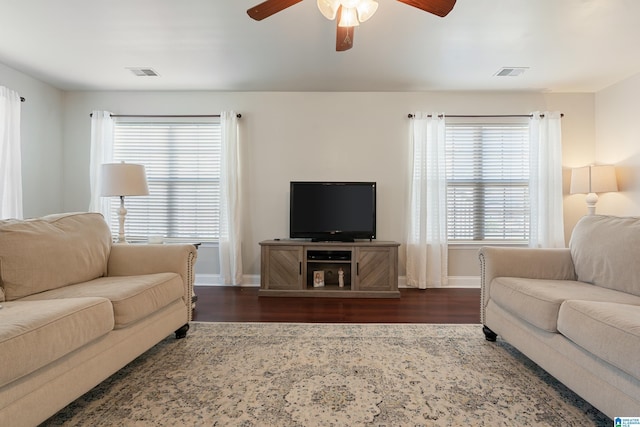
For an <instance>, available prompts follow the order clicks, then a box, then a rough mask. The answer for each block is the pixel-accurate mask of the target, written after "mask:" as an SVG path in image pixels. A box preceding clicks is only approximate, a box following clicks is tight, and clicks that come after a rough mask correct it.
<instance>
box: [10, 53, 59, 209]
mask: <svg viewBox="0 0 640 427" xmlns="http://www.w3.org/2000/svg"><path fill="white" fill-rule="evenodd" d="M0 85H2V86H6V87H8V88H9V89H12V90H15V91H16V92H18V93H19V94H20V96H22V97H24V98H25V99H26V102H23V103H22V110H21V113H20V119H21V120H20V133H21V147H22V153H21V154H22V198H23V211H24V216H25V218H29V217H37V216H42V215H46V214H50V213H56V212H60V211H62V209H63V201H62V193H63V191H62V166H63V157H62V154H63V152H62V98H63V93H62V92H61V91H59V90H58V89H56V88H54V87H52V86H50V85H48V84H46V83H43V82H41V81H39V80H36V79H34V78H32V77H29V76H28V75H26V74H24V73H21V72H19V71H16V70H14V69H12V68H10V67H7V66H5V65H2V64H0Z"/></svg>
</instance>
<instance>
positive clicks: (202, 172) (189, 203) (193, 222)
mask: <svg viewBox="0 0 640 427" xmlns="http://www.w3.org/2000/svg"><path fill="white" fill-rule="evenodd" d="M220 150H221V129H220V122H219V119H198V120H197V121H194V119H189V121H179V120H178V119H171V121H163V120H161V119H158V118H154V119H148V120H147V119H145V120H141V119H136V120H130V119H129V120H126V119H118V120H117V121H116V122H115V129H114V152H113V160H114V161H115V162H119V161H125V162H127V163H139V164H143V165H144V166H145V169H146V173H147V182H148V185H149V195H148V196H140V197H127V198H126V200H125V206H126V208H127V218H126V233H127V237H128V238H129V239H130V240H136V239H139V240H146V239H147V238H148V237H149V236H164V237H165V238H167V239H168V240H174V241H188V242H194V241H197V242H213V241H217V240H218V237H219V236H218V229H219V221H220V209H219V206H220V154H221V151H220ZM117 210H118V204H117V203H113V204H112V212H111V215H110V218H111V224H110V225H111V227H112V229H114V230H117V228H118V215H117Z"/></svg>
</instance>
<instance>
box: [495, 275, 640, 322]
mask: <svg viewBox="0 0 640 427" xmlns="http://www.w3.org/2000/svg"><path fill="white" fill-rule="evenodd" d="M489 292H490V294H491V299H492V300H494V301H495V303H496V304H498V305H499V306H500V307H502V308H504V309H505V310H507V311H508V312H510V313H511V314H513V315H515V316H517V317H519V318H521V319H523V320H526V321H527V322H529V323H530V324H532V325H534V326H536V327H538V328H540V329H544V330H545V331H549V332H557V331H558V329H557V323H558V312H559V311H560V306H561V305H562V303H563V302H565V301H566V300H570V299H582V300H591V301H607V302H617V303H630V304H638V305H640V297H636V296H634V295H629V294H626V293H624V292H619V291H614V290H611V289H607V288H601V287H598V286H594V285H591V284H588V283H582V282H577V281H572V280H544V279H526V278H519V277H497V278H495V279H493V281H492V282H491V288H490V291H489Z"/></svg>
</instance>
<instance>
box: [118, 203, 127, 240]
mask: <svg viewBox="0 0 640 427" xmlns="http://www.w3.org/2000/svg"><path fill="white" fill-rule="evenodd" d="M126 216H127V210H126V209H125V208H124V196H120V209H118V223H119V226H120V228H119V230H118V243H127V240H126V239H125V237H124V220H125V217H126Z"/></svg>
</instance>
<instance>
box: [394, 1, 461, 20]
mask: <svg viewBox="0 0 640 427" xmlns="http://www.w3.org/2000/svg"><path fill="white" fill-rule="evenodd" d="M398 1H399V2H402V3H404V4H408V5H409V6H413V7H417V8H418V9H422V10H424V11H425V12H429V13H433V14H434V15H438V16H440V17H445V16H447V15H448V14H449V12H451V9H453V6H455V4H456V0H398Z"/></svg>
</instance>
